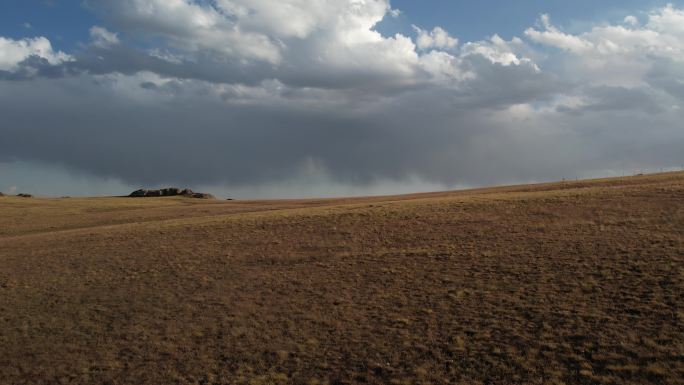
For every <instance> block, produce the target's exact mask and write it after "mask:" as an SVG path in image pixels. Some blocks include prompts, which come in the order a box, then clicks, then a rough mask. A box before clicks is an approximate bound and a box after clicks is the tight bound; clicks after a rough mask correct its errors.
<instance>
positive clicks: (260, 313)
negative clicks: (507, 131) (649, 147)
mask: <svg viewBox="0 0 684 385" xmlns="http://www.w3.org/2000/svg"><path fill="white" fill-rule="evenodd" d="M0 266H2V267H1V268H0V383H2V384H5V383H6V384H53V383H54V384H57V383H60V384H61V383H74V384H92V383H103V384H142V383H151V384H279V383H282V384H285V383H297V384H353V383H371V384H373V383H375V384H386V383H390V384H435V383H436V384H439V383H443V384H460V383H462V384H673V385H674V384H681V379H682V378H684V359H683V358H684V322H683V317H684V316H683V314H684V311H683V310H682V308H683V306H682V305H683V304H684V297H683V293H684V173H669V174H661V175H645V176H638V177H631V178H619V179H606V180H596V181H579V182H564V183H558V184H543V185H530V186H514V187H504V188H493V189H481V190H473V191H461V192H450V193H434V194H419V195H412V196H401V197H379V198H358V199H329V200H289V201H218V200H217V201H205V200H190V199H183V198H176V197H169V198H149V199H143V200H135V199H126V198H98V199H96V198H93V199H82V198H71V199H21V198H17V197H2V198H1V199H0Z"/></svg>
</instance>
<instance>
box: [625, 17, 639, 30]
mask: <svg viewBox="0 0 684 385" xmlns="http://www.w3.org/2000/svg"><path fill="white" fill-rule="evenodd" d="M623 23H625V24H627V25H629V26H632V27H634V26H636V25H638V24H639V19H637V18H636V16H632V15H629V16H626V17H625V19H624V20H623Z"/></svg>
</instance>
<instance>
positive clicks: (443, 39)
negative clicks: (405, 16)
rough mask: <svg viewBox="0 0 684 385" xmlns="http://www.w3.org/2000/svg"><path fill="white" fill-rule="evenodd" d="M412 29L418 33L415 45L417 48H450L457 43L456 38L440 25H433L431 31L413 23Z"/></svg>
mask: <svg viewBox="0 0 684 385" xmlns="http://www.w3.org/2000/svg"><path fill="white" fill-rule="evenodd" d="M413 29H414V30H415V31H416V33H417V34H418V37H417V39H416V45H417V46H418V48H419V49H422V50H427V49H431V48H438V49H452V48H454V47H456V46H457V45H458V39H456V38H454V37H451V36H449V33H448V32H447V31H445V30H444V29H442V28H441V27H435V28H433V29H432V31H426V30H424V29H421V28H420V27H417V26H415V25H414V26H413Z"/></svg>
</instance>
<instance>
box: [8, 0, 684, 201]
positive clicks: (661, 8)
mask: <svg viewBox="0 0 684 385" xmlns="http://www.w3.org/2000/svg"><path fill="white" fill-rule="evenodd" d="M683 107H684V1H669V2H667V1H649V0H640V1H633V0H622V1H612V0H609V1H600V2H597V1H585V0H578V1H573V2H567V1H538V0H530V1H520V2H511V1H478V2H474V1H453V0H452V1H447V0H425V1H412V0H401V1H400V0H392V1H388V0H335V1H333V0H279V1H275V0H116V1H115V0H85V1H79V0H71V1H62V0H7V1H3V2H2V3H0V191H3V192H5V193H18V192H25V193H33V194H35V195H43V196H64V195H69V196H83V195H85V196H90V195H120V194H126V193H128V192H130V191H132V190H134V189H137V188H140V187H147V188H152V187H162V186H178V187H190V188H193V189H195V190H199V191H206V192H211V193H214V194H216V195H219V196H224V197H233V198H277V197H282V198H289V197H308V196H341V195H367V194H395V193H405V192H414V191H433V190H442V189H454V188H467V187H475V186H484V185H497V184H511V183H529V182H538V181H552V180H560V179H563V178H565V179H571V178H586V177H598V176H615V175H627V174H633V173H636V172H644V171H646V172H651V171H660V170H673V169H679V168H682V167H683V165H684V151H683V150H684V124H682V123H681V122H683V121H684V110H683V109H682V108H683Z"/></svg>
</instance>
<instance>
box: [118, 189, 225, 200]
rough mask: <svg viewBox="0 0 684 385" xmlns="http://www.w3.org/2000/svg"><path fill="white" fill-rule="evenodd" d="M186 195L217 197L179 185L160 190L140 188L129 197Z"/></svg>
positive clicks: (190, 196)
mask: <svg viewBox="0 0 684 385" xmlns="http://www.w3.org/2000/svg"><path fill="white" fill-rule="evenodd" d="M175 196H184V197H188V198H198V199H215V198H214V196H213V195H211V194H206V193H196V192H194V191H192V190H190V189H189V188H186V189H179V188H177V187H169V188H163V189H159V190H148V189H140V190H135V191H133V192H132V193H131V194H130V195H129V197H133V198H150V197H175Z"/></svg>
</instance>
